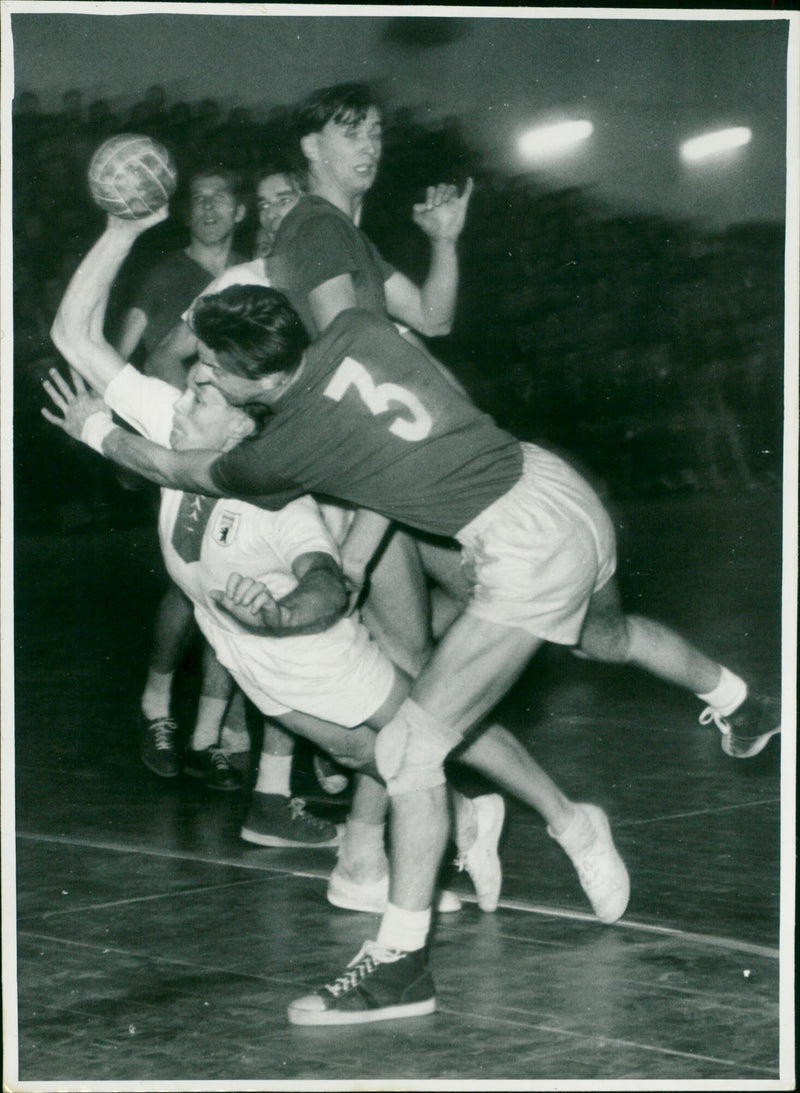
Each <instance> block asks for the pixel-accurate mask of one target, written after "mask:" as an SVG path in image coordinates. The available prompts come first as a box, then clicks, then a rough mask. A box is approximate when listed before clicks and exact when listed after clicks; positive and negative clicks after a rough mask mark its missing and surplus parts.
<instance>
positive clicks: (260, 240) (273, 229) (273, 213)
mask: <svg viewBox="0 0 800 1093" xmlns="http://www.w3.org/2000/svg"><path fill="white" fill-rule="evenodd" d="M302 194H303V190H302V187H301V184H300V181H299V179H298V178H297V175H296V174H295V173H294V172H292V171H288V170H284V169H282V168H280V167H279V166H278V165H277V164H271V165H270V166H268V167H264V168H262V169H261V170H260V171H259V172H258V174H257V175H256V215H257V216H258V230H257V232H256V239H255V254H254V258H266V257H267V256H268V255H269V254H271V253H272V248H273V246H274V243H275V236H276V234H277V231H278V228H279V227H280V226H281V221H282V220H283V218H284V217H285V216H286V214H287V213H290V212H291V211H292V209H293V208H294V207H295V205H296V204H297V202H298V201H299V200H300V198H301V197H302Z"/></svg>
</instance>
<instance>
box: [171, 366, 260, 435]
mask: <svg viewBox="0 0 800 1093" xmlns="http://www.w3.org/2000/svg"><path fill="white" fill-rule="evenodd" d="M201 370H202V365H195V366H194V368H192V370H191V371H190V372H189V377H188V382H187V386H186V390H185V391H184V392H183V394H182V395H181V397H180V398H179V399H178V401H177V402H176V403H175V410H174V413H173V418H172V432H171V433H170V437H169V442H170V447H172V448H174V449H175V450H176V451H189V450H190V449H192V448H205V449H207V450H208V451H214V452H217V451H219V452H225V451H227V450H228V449H229V448H234V447H235V446H236V445H237V444H238V443H239V442H240V441H242V440H244V438H245V437H247V436H249V435H250V434H251V433H252V432H254V431H255V429H256V422H255V420H254V419H253V417H252V416H251V415H250V414H248V413H247V412H246V411H245V410H242V409H240V408H239V407H238V406H233V405H232V404H231V403H230V402H228V400H227V399H226V398H225V396H224V395H223V394H222V392H221V391H220V390H219V389H218V388H217V387H215V386H214V384H213V383H211V382H210V380H209V379H208V378H204V377H203V374H202V371H201Z"/></svg>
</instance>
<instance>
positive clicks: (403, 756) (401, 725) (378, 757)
mask: <svg viewBox="0 0 800 1093" xmlns="http://www.w3.org/2000/svg"><path fill="white" fill-rule="evenodd" d="M460 743H461V737H460V736H459V735H458V734H457V733H454V732H452V731H451V730H450V729H449V728H448V727H447V726H446V725H442V724H441V723H439V722H437V721H436V720H435V718H432V717H431V716H430V715H429V714H427V713H426V712H425V710H423V709H421V708H420V707H419V706H417V704H416V703H415V702H413V701H412V700H410V699H408V700H407V701H406V702H405V703H404V704H403V706H402V707H401V708H400V710H398V712H397V714H396V715H395V717H394V718H393V719H392V720H391V721H390V722H389V724H388V725H386V726H385V727H384V728H383V729H381V731H380V732H379V733H378V737H377V740H376V741H375V765H376V767H377V770H378V773H379V774H380V776H381V778H383V780H384V781H385V782H386V788H387V790H388V792H389V796H390V797H397V796H400V795H402V794H405V793H418V792H421V791H423V790H427V789H433V788H435V787H436V786H441V785H444V782H445V775H444V760H445V757H446V756H447V754H448V753H449V752H450V751H452V749H453V748H454V747H456V746H457V745H458V744H460Z"/></svg>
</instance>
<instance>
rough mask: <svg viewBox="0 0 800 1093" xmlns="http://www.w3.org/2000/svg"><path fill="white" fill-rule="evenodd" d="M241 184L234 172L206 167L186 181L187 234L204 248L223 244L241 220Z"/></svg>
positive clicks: (245, 208)
mask: <svg viewBox="0 0 800 1093" xmlns="http://www.w3.org/2000/svg"><path fill="white" fill-rule="evenodd" d="M246 212H247V207H246V206H245V204H244V202H243V201H242V196H241V181H240V178H239V176H238V174H237V173H236V171H230V170H228V169H227V168H225V167H209V168H205V169H204V170H202V171H197V172H195V174H193V175H192V177H191V178H190V180H189V232H190V234H191V236H192V238H193V239H195V240H197V242H199V243H203V244H205V245H206V246H212V245H214V244H217V243H225V242H226V241H227V240H229V239H231V238H232V237H233V232H234V229H235V227H236V225H237V224H238V223H239V222H240V221H241V220H243V219H244V217H245V213H246Z"/></svg>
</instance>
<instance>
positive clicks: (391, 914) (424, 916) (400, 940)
mask: <svg viewBox="0 0 800 1093" xmlns="http://www.w3.org/2000/svg"><path fill="white" fill-rule="evenodd" d="M430 925H431V909H430V907H428V909H427V910H425V911H405V910H404V909H403V908H402V907H395V905H394V904H393V903H388V904H387V905H386V910H385V911H384V912H383V918H382V919H381V927H380V929H379V930H378V937H377V938H376V940H377V943H378V944H379V945H383V947H384V948H385V949H395V950H399V951H400V952H402V953H414V952H416V951H417V950H418V949H422V948H423V947H424V945H425V941H426V939H427V937H428V930H429V929H430Z"/></svg>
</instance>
